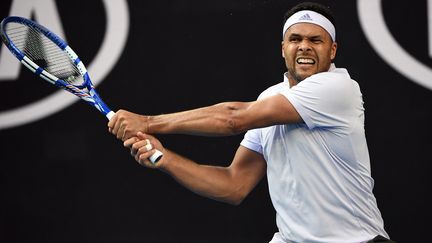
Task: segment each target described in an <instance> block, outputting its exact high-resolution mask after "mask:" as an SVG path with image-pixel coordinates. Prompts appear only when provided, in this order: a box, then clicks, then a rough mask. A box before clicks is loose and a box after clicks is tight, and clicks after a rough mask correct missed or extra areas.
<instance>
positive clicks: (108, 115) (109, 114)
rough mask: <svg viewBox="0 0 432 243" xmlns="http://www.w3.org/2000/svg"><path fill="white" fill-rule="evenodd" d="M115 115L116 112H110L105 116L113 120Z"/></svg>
mask: <svg viewBox="0 0 432 243" xmlns="http://www.w3.org/2000/svg"><path fill="white" fill-rule="evenodd" d="M114 115H115V112H114V111H110V112H108V113H107V114H106V115H105V116H106V118H108V120H111V118H112V117H113V116H114Z"/></svg>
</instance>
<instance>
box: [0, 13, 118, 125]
mask: <svg viewBox="0 0 432 243" xmlns="http://www.w3.org/2000/svg"><path fill="white" fill-rule="evenodd" d="M8 23H19V24H23V25H26V26H28V27H30V28H32V29H34V30H36V31H38V32H40V33H41V34H43V35H45V36H46V37H47V38H48V39H50V40H51V41H52V42H53V43H54V44H56V45H57V46H58V47H59V48H60V49H62V50H63V51H64V52H66V53H67V54H68V56H69V58H70V59H71V60H72V62H73V63H74V65H75V66H76V67H77V68H78V70H79V72H80V74H81V75H82V77H83V81H84V82H83V85H72V84H70V83H68V82H66V81H65V80H62V79H59V78H58V77H56V76H54V75H52V74H50V73H48V72H47V71H46V70H44V69H43V68H41V67H40V66H38V65H37V64H36V63H34V62H33V61H32V60H30V59H29V58H28V57H27V56H26V55H25V54H24V53H23V52H21V51H20V50H19V49H18V48H17V47H16V46H15V44H14V43H13V42H12V41H11V40H10V38H9V37H8V36H7V34H6V25H7V24H8ZM0 35H1V38H2V40H3V43H5V45H6V47H7V48H8V49H9V50H10V51H11V52H12V54H13V55H14V56H15V57H16V58H17V59H18V60H19V61H20V62H21V63H22V64H23V65H24V66H26V67H27V68H29V69H30V70H31V71H33V72H34V73H35V74H36V75H38V76H40V77H41V78H43V79H45V80H46V81H48V82H50V83H52V84H54V85H56V86H58V87H60V88H62V89H65V90H67V91H69V92H71V93H72V94H74V95H76V96H78V97H79V98H81V99H83V100H84V101H86V102H87V103H88V104H90V105H92V106H94V107H95V108H96V109H98V110H99V111H100V112H101V113H102V114H104V115H105V116H106V117H107V118H108V119H111V117H112V116H113V115H114V112H113V111H112V110H111V109H110V108H109V107H108V106H107V105H106V104H105V103H104V102H103V101H102V99H101V98H100V96H99V94H98V93H97V92H96V90H95V88H94V85H93V83H92V81H91V79H90V76H89V74H88V72H87V69H86V68H85V66H84V64H83V63H82V61H81V60H80V58H79V57H78V55H77V54H76V53H75V52H74V51H73V50H72V49H71V48H70V47H69V45H68V44H67V42H66V41H64V40H63V39H62V38H60V37H59V36H57V35H56V34H55V33H53V32H51V31H50V30H48V29H47V28H45V27H44V26H42V25H40V24H38V23H35V22H33V21H31V20H29V19H26V18H23V17H19V16H9V17H6V18H5V19H3V21H2V22H1V24H0Z"/></svg>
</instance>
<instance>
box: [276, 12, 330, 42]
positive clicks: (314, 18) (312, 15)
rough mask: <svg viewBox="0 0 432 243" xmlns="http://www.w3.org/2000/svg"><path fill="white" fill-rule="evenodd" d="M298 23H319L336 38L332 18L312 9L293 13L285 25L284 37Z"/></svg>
mask: <svg viewBox="0 0 432 243" xmlns="http://www.w3.org/2000/svg"><path fill="white" fill-rule="evenodd" d="M297 23H311V24H316V25H319V26H321V27H322V28H324V29H325V30H326V31H327V32H328V33H329V34H330V36H331V38H332V39H333V41H335V40H336V29H335V27H334V25H333V24H332V22H330V20H328V19H327V18H326V17H324V16H323V15H322V14H319V13H317V12H314V11H311V10H302V11H298V12H297V13H295V14H293V15H291V17H289V18H288V19H287V21H286V22H285V25H284V27H283V32H282V38H283V37H284V35H285V32H286V31H287V30H288V28H289V27H291V26H292V25H294V24H297Z"/></svg>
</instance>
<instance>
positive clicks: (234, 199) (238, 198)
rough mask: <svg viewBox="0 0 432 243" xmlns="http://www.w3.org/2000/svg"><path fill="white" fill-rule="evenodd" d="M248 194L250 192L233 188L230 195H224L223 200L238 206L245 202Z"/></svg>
mask: <svg viewBox="0 0 432 243" xmlns="http://www.w3.org/2000/svg"><path fill="white" fill-rule="evenodd" d="M247 195H248V193H246V192H244V191H243V190H233V191H232V192H231V193H229V195H227V196H226V197H224V199H223V201H224V202H226V203H228V204H230V205H233V206H238V205H240V204H241V203H242V202H243V200H244V199H245V198H246V196H247Z"/></svg>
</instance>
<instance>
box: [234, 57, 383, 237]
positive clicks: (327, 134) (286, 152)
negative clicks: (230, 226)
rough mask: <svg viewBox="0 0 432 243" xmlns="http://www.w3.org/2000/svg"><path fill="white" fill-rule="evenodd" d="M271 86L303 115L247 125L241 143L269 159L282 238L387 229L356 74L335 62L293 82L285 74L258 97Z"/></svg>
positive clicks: (363, 233)
mask: <svg viewBox="0 0 432 243" xmlns="http://www.w3.org/2000/svg"><path fill="white" fill-rule="evenodd" d="M275 94H282V95H284V96H285V97H286V98H287V99H288V100H289V101H290V102H291V103H292V104H293V106H294V107H295V109H296V110H297V112H298V113H299V114H300V116H301V117H302V119H303V121H304V123H302V124H286V125H276V126H270V127H265V128H260V129H254V130H250V131H248V132H247V133H246V135H245V137H244V139H243V141H242V142H241V145H242V146H244V147H246V148H249V149H251V150H254V151H256V152H259V153H262V154H263V156H264V158H265V160H266V161H267V178H268V185H269V192H270V197H271V200H272V203H273V206H274V208H275V210H276V223H277V226H278V228H279V234H280V236H281V237H282V238H283V239H284V240H285V241H286V242H290V241H292V242H326V243H328V242H332V243H337V242H344V243H346V242H362V241H366V240H370V239H372V238H374V237H375V236H376V235H382V236H385V237H388V235H387V233H386V232H385V230H384V227H383V220H382V218H381V214H380V211H379V209H378V207H377V203H376V200H375V197H374V195H373V193H372V189H373V185H374V181H373V179H372V177H371V173H370V162H369V152H368V148H367V144H366V138H365V133H364V108H363V99H362V94H361V92H360V88H359V85H358V84H357V82H355V81H354V80H352V79H351V77H350V76H349V74H348V72H347V70H346V69H341V68H335V67H334V65H333V64H332V67H331V68H330V70H329V71H328V72H323V73H318V74H315V75H312V76H310V77H308V78H306V79H305V80H303V81H301V82H300V83H299V84H297V85H296V86H294V87H292V88H290V87H289V83H288V79H287V78H286V77H285V76H284V82H282V83H279V84H276V85H274V86H272V87H270V88H268V89H267V90H265V91H264V92H263V93H261V95H260V96H259V98H258V99H262V98H265V97H268V96H271V95H275ZM281 112H283V111H281Z"/></svg>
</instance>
